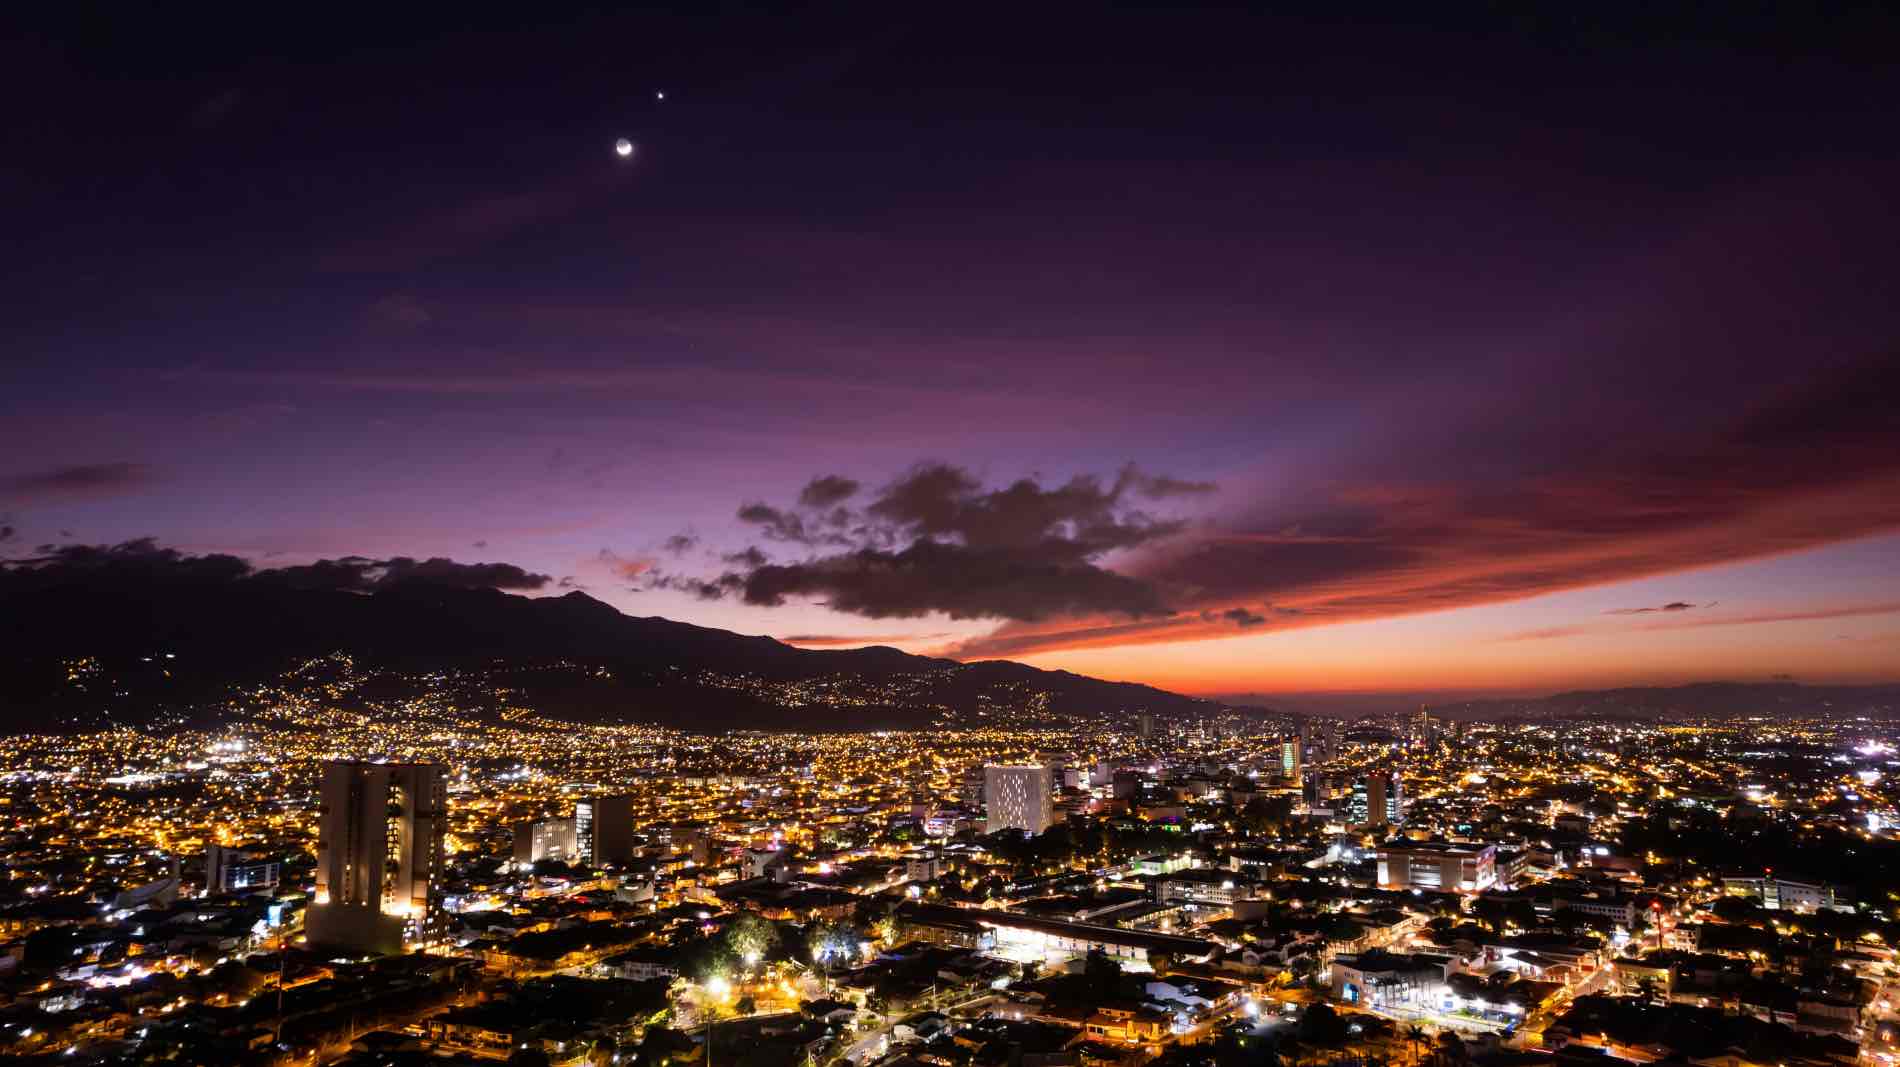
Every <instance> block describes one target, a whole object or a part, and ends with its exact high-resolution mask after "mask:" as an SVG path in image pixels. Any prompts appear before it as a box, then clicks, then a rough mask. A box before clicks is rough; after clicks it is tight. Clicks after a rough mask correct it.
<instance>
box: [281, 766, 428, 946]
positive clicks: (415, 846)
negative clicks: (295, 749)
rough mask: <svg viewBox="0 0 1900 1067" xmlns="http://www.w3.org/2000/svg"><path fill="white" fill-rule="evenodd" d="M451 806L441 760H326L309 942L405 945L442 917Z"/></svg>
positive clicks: (307, 923) (306, 924) (307, 926)
mask: <svg viewBox="0 0 1900 1067" xmlns="http://www.w3.org/2000/svg"><path fill="white" fill-rule="evenodd" d="M447 808H448V770H447V768H445V767H442V766H441V765H439V764H433V763H356V762H347V761H346V762H336V763H328V764H325V765H324V768H323V817H322V822H321V830H320V836H319V837H318V840H317V848H318V853H319V855H318V859H317V890H316V896H315V898H314V899H313V900H312V901H311V904H310V909H309V913H308V915H307V917H306V918H305V920H304V931H305V936H306V937H307V938H308V939H309V941H310V943H311V944H312V945H318V946H326V947H334V948H342V949H349V950H353V951H357V952H399V951H401V950H402V949H403V947H404V946H405V945H408V944H412V943H414V942H417V941H420V940H423V939H424V938H425V937H426V936H427V934H428V933H429V930H430V928H431V926H432V924H433V920H434V919H435V917H436V916H435V911H436V895H435V892H434V878H435V875H436V872H437V871H438V870H439V869H440V868H441V866H442V838H443V834H444V832H445V831H446V828H447V823H448V810H447Z"/></svg>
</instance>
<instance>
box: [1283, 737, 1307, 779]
mask: <svg viewBox="0 0 1900 1067" xmlns="http://www.w3.org/2000/svg"><path fill="white" fill-rule="evenodd" d="M1305 752H1306V745H1305V744H1304V743H1303V742H1302V741H1301V740H1300V739H1299V738H1293V739H1290V740H1286V741H1282V742H1280V777H1282V778H1285V779H1286V780H1287V781H1289V782H1292V783H1293V784H1294V785H1299V784H1300V773H1301V772H1302V771H1303V770H1304V769H1305V766H1306V760H1305Z"/></svg>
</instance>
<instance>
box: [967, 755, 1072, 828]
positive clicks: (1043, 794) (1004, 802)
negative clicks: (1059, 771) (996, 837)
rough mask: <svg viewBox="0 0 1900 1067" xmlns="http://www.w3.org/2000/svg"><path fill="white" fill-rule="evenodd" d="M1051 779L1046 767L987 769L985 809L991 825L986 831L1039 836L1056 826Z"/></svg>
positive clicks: (984, 782) (989, 767)
mask: <svg viewBox="0 0 1900 1067" xmlns="http://www.w3.org/2000/svg"><path fill="white" fill-rule="evenodd" d="M1050 786H1051V778H1050V774H1049V768H1047V767H1044V766H1028V767H1003V766H997V765H995V764H991V765H989V766H987V767H984V768H983V805H984V811H985V814H986V815H987V816H988V821H987V824H986V826H985V829H986V830H988V832H990V833H995V832H996V831H998V830H1022V831H1024V832H1026V833H1032V834H1039V833H1042V832H1043V831H1044V830H1047V829H1048V828H1049V826H1050V824H1051V823H1053V822H1055V807H1054V805H1053V804H1052V803H1051V802H1050V800H1049V791H1050Z"/></svg>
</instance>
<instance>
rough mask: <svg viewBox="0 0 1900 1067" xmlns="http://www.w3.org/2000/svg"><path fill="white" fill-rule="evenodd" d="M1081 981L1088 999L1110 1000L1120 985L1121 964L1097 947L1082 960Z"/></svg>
mask: <svg viewBox="0 0 1900 1067" xmlns="http://www.w3.org/2000/svg"><path fill="white" fill-rule="evenodd" d="M1082 981H1083V984H1084V986H1085V987H1086V988H1087V990H1088V997H1089V999H1090V1000H1092V1001H1103V1000H1111V999H1113V998H1114V997H1115V995H1116V991H1117V990H1118V989H1119V988H1120V987H1121V981H1122V965H1121V964H1119V963H1117V962H1115V961H1114V960H1113V959H1110V958H1109V956H1108V953H1106V952H1103V951H1101V950H1100V949H1097V950H1095V951H1094V952H1091V953H1089V954H1088V957H1087V958H1086V959H1084V960H1083V961H1082Z"/></svg>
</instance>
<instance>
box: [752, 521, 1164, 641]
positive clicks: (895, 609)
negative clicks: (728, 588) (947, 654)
mask: <svg viewBox="0 0 1900 1067" xmlns="http://www.w3.org/2000/svg"><path fill="white" fill-rule="evenodd" d="M1068 551H1069V550H1067V549H1060V550H1058V551H1056V552H1054V553H1049V554H1047V555H1044V556H1042V558H1037V554H1036V553H1034V552H1012V551H1007V550H997V549H972V548H968V547H965V546H962V545H955V544H946V543H944V542H940V541H929V540H924V541H918V542H916V543H915V544H912V545H911V546H910V547H908V548H905V549H902V550H900V551H887V550H884V549H875V548H866V549H860V550H858V551H856V552H847V553H840V554H838V555H833V556H826V557H822V558H818V559H814V560H810V561H807V562H804V563H793V564H783V565H780V564H767V565H766V566H764V567H760V568H758V569H757V570H754V571H752V572H751V573H749V574H746V575H743V576H738V577H741V579H742V580H741V582H740V583H739V585H738V588H739V590H740V592H741V595H742V596H743V598H744V600H745V602H746V603H748V604H753V605H758V606H762V607H776V606H779V605H781V604H784V603H785V602H786V600H787V599H789V598H792V597H810V598H813V599H818V600H822V601H823V602H824V604H825V605H826V606H827V607H829V608H831V609H832V610H833V611H842V612H847V613H849V614H853V615H863V616H866V617H868V618H874V619H882V618H910V617H915V616H919V615H926V614H930V613H932V612H941V613H943V614H945V615H948V616H950V617H951V618H953V619H993V618H1005V619H1021V620H1028V621H1033V620H1037V619H1044V618H1050V617H1053V616H1062V615H1079V614H1086V613H1090V612H1106V613H1110V614H1121V615H1163V614H1166V613H1167V610H1168V609H1167V607H1166V605H1164V604H1163V603H1162V602H1161V599H1160V595H1159V594H1158V593H1157V592H1156V590H1155V589H1154V588H1153V587H1152V586H1150V585H1148V584H1147V583H1145V582H1142V581H1139V580H1137V579H1134V578H1129V577H1126V576H1124V575H1120V574H1116V573H1115V572H1113V571H1109V570H1105V569H1103V568H1101V567H1098V566H1095V565H1093V564H1090V563H1086V562H1079V561H1071V560H1067V559H1064V558H1062V557H1065V556H1067V555H1068ZM733 577H735V575H724V576H722V579H721V580H722V581H729V580H730V579H731V578H733Z"/></svg>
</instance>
